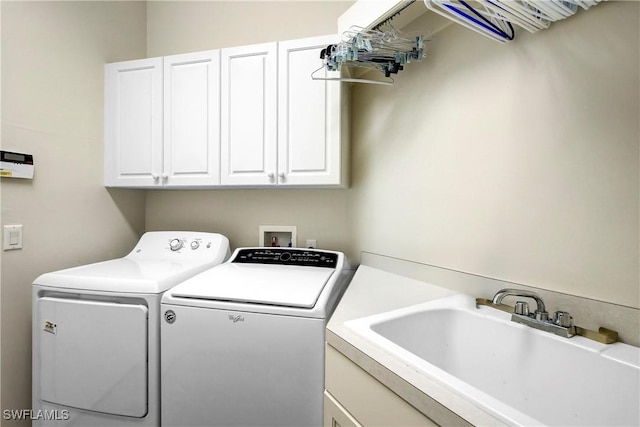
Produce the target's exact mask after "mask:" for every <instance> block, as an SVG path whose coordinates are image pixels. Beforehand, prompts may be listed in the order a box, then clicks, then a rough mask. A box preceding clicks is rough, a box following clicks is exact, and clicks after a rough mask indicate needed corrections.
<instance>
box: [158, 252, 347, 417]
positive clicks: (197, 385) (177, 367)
mask: <svg viewBox="0 0 640 427" xmlns="http://www.w3.org/2000/svg"><path fill="white" fill-rule="evenodd" d="M351 273H352V271H351V270H349V269H348V268H347V265H346V261H345V258H344V255H343V254H342V253H339V252H331V251H322V250H301V249H285V248H241V249H237V250H236V251H235V252H234V253H233V255H232V256H231V259H230V261H228V262H227V263H225V264H223V265H220V266H218V267H214V268H212V269H210V270H207V271H205V272H203V273H201V274H199V275H197V276H194V277H192V278H191V279H189V280H187V281H185V282H184V283H181V284H179V285H178V286H176V287H175V288H173V289H171V290H170V291H169V292H167V293H165V294H164V296H163V298H162V313H163V316H164V321H163V322H162V326H161V333H162V374H161V377H162V425H163V426H263V427H264V426H279V427H280V426H321V425H322V394H323V391H324V344H325V326H326V322H327V320H328V318H329V316H330V315H331V314H332V312H333V310H334V308H335V306H336V304H337V302H338V300H339V298H340V296H341V295H342V293H343V292H344V290H345V287H346V285H347V283H348V280H349V279H350V277H351Z"/></svg>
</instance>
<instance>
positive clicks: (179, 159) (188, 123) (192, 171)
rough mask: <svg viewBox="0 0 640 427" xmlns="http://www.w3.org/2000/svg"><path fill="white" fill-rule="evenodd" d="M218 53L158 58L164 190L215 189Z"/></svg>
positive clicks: (217, 122)
mask: <svg viewBox="0 0 640 427" xmlns="http://www.w3.org/2000/svg"><path fill="white" fill-rule="evenodd" d="M219 147H220V50H212V51H205V52H196V53H188V54H184V55H173V56H167V57H165V58H164V168H163V173H162V179H163V181H164V185H165V186H169V187H181V186H199V185H216V184H218V183H219V175H220V174H219V163H220V156H219Z"/></svg>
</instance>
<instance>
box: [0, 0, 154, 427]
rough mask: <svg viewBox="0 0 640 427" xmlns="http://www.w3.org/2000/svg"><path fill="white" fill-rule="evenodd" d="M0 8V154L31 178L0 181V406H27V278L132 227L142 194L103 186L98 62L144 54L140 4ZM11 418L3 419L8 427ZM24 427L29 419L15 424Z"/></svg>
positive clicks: (100, 251)
mask: <svg viewBox="0 0 640 427" xmlns="http://www.w3.org/2000/svg"><path fill="white" fill-rule="evenodd" d="M1 7H2V114H3V115H2V149H3V150H8V151H12V150H13V151H19V152H27V153H31V154H33V155H34V160H35V177H34V179H33V180H32V181H30V180H29V181H23V180H11V179H6V178H3V179H2V180H1V181H0V185H1V186H2V194H1V195H2V213H1V214H2V218H1V219H2V224H23V226H24V241H23V244H24V249H22V250H19V251H11V252H2V253H1V255H0V256H1V257H2V267H3V268H2V276H1V280H2V282H1V292H2V306H1V315H2V316H1V317H2V354H1V357H2V403H1V407H2V409H3V410H4V409H28V408H30V407H31V299H30V297H31V286H30V285H31V283H32V282H33V280H34V279H35V278H36V277H37V276H38V275H39V274H41V273H43V272H46V271H51V270H56V269H60V268H65V267H70V266H74V265H79V264H85V263H89V262H93V261H98V260H104V259H108V258H113V257H116V256H122V255H124V254H125V253H126V252H127V251H128V250H129V249H130V248H131V247H132V246H133V245H134V244H135V242H136V241H137V239H138V237H139V236H140V235H141V233H142V232H143V231H144V193H143V192H137V191H133V192H130V191H107V190H105V188H104V186H103V182H102V180H103V178H102V176H103V166H102V164H103V67H104V64H105V63H106V62H111V61H117V60H125V59H132V58H137V57H141V56H144V55H145V52H146V7H145V4H144V3H143V2H8V1H3V2H2V3H1ZM17 424H18V422H15V423H14V422H7V425H17ZM25 424H26V425H29V423H25Z"/></svg>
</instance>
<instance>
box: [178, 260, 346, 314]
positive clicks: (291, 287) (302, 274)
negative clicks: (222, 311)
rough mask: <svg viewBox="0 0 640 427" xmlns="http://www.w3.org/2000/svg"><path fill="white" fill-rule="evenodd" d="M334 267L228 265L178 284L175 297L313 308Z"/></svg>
mask: <svg viewBox="0 0 640 427" xmlns="http://www.w3.org/2000/svg"><path fill="white" fill-rule="evenodd" d="M334 272H335V269H333V268H325V267H306V266H295V265H286V266H283V265H258V264H236V263H227V264H223V265H220V266H218V267H215V268H212V269H210V270H207V271H205V272H203V273H200V274H198V275H197V276H195V277H192V278H191V279H189V280H187V281H185V282H183V283H181V284H179V285H178V286H176V287H175V288H173V289H171V290H170V291H169V292H170V294H171V296H172V297H174V298H189V299H204V300H216V301H233V302H244V303H251V304H266V305H277V306H285V307H299V308H312V307H313V306H314V305H315V303H316V301H317V300H318V297H319V296H320V293H321V292H322V289H323V288H324V286H325V284H326V283H327V281H328V280H329V278H330V277H331V275H332V274H333V273H334Z"/></svg>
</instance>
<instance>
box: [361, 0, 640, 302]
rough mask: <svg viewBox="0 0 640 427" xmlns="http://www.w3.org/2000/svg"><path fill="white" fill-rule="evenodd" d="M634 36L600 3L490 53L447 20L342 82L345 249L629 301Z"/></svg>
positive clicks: (635, 160)
mask: <svg viewBox="0 0 640 427" xmlns="http://www.w3.org/2000/svg"><path fill="white" fill-rule="evenodd" d="M425 25H426V22H425V20H424V18H420V19H419V20H418V21H416V22H413V23H412V24H411V28H413V29H416V28H421V27H422V28H426V27H425ZM639 28H640V25H639V5H638V3H636V2H611V1H609V2H603V3H602V4H600V5H598V6H597V7H593V8H591V9H590V10H589V11H587V12H584V11H581V12H579V13H578V14H577V15H576V16H574V17H572V18H570V19H567V20H565V21H562V22H557V23H554V24H552V26H551V28H550V29H548V30H544V31H540V32H538V33H536V34H533V35H532V34H528V33H526V32H525V31H519V32H518V36H517V39H516V41H515V42H513V43H511V44H510V45H506V46H502V45H499V44H498V43H496V42H493V41H491V40H488V39H485V38H484V37H482V36H479V35H475V34H474V33H471V32H470V31H469V30H467V29H464V28H462V27H460V26H457V25H451V26H449V27H447V28H446V29H445V30H443V31H442V32H440V33H437V34H436V36H435V40H434V43H432V44H431V45H427V49H429V50H430V53H429V54H428V56H427V58H426V59H425V60H424V61H423V62H422V63H419V64H410V65H409V66H408V67H407V69H406V70H405V71H403V72H401V73H400V75H399V76H398V77H397V78H396V84H395V85H394V86H393V87H380V86H365V85H356V86H354V88H353V96H352V99H353V105H352V117H353V131H352V132H353V168H352V171H353V188H352V191H351V194H350V198H349V218H350V225H351V227H350V229H351V230H352V231H353V232H354V234H353V235H352V238H353V241H354V242H355V245H356V247H355V248H354V251H355V252H358V251H369V252H373V253H378V254H383V255H388V256H393V257H397V258H402V259H408V260H412V261H418V262H421V263H426V264H431V265H436V266H440V267H446V268H450V269H453V270H458V271H463V272H468V273H473V274H478V275H483V276H488V277H492V278H497V279H501V280H506V281H512V282H516V283H520V284H524V285H529V286H535V287H539V288H544V289H549V290H554V291H558V292H565V293H568V294H573V295H579V296H584V297H588V298H594V299H597V300H603V301H608V302H613V303H617V304H621V305H625V306H629V307H635V308H638V307H640V294H639V292H640V281H639V270H640V266H639V262H640V254H639V249H638V242H639V232H640V231H639V227H638V223H639V218H640V214H639V209H638V198H639V172H638V170H639V167H638V164H639V155H640V154H639V141H640V133H639V130H638V121H639V116H640V113H639V100H640V97H639V93H640V86H639V78H640V71H639V69H638V65H639V62H640V61H639V52H640V47H639V40H640V37H639Z"/></svg>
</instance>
